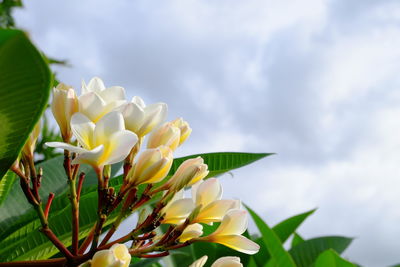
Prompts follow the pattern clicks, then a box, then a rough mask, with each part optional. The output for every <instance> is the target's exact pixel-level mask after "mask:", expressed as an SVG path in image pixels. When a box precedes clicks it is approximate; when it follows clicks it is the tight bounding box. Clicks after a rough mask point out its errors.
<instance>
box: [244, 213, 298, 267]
mask: <svg viewBox="0 0 400 267" xmlns="http://www.w3.org/2000/svg"><path fill="white" fill-rule="evenodd" d="M246 209H247V210H248V211H249V213H250V215H251V217H252V218H253V220H254V222H255V223H256V225H257V228H258V230H259V231H260V233H261V236H262V240H263V242H264V244H265V246H266V247H267V250H268V252H269V254H270V255H271V259H270V261H269V263H268V264H269V265H268V266H276V267H296V265H295V264H294V262H293V259H292V258H291V257H290V255H289V253H288V252H287V251H286V250H285V248H284V247H283V245H282V243H281V241H280V240H279V237H278V236H277V235H276V234H275V233H274V231H273V230H272V229H271V228H270V227H269V226H268V225H267V224H266V223H265V222H264V221H263V220H262V219H261V218H260V217H259V216H258V215H257V214H256V213H255V212H254V211H253V210H252V209H250V208H249V207H248V206H246Z"/></svg>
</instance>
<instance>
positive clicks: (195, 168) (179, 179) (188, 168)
mask: <svg viewBox="0 0 400 267" xmlns="http://www.w3.org/2000/svg"><path fill="white" fill-rule="evenodd" d="M208 173H209V171H208V166H207V164H204V160H203V159H202V158H201V157H197V158H194V159H188V160H185V161H184V162H183V163H182V164H181V165H180V166H179V168H178V170H177V171H176V172H175V173H174V175H173V176H172V177H171V179H170V180H169V181H168V182H167V183H166V185H165V186H164V187H170V190H172V191H179V190H181V189H182V188H183V187H185V186H189V185H193V184H195V183H196V182H198V181H200V180H201V179H203V178H204V177H206V176H207V175H208Z"/></svg>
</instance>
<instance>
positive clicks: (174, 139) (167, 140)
mask: <svg viewBox="0 0 400 267" xmlns="http://www.w3.org/2000/svg"><path fill="white" fill-rule="evenodd" d="M179 140H180V130H179V128H178V127H176V126H174V125H173V124H172V123H171V122H166V123H164V124H162V125H161V126H160V127H158V128H157V129H156V130H154V131H153V132H152V133H151V135H150V136H149V140H148V141H147V148H156V147H159V146H161V145H164V146H169V148H171V150H172V151H174V150H175V149H176V148H177V147H178V145H179Z"/></svg>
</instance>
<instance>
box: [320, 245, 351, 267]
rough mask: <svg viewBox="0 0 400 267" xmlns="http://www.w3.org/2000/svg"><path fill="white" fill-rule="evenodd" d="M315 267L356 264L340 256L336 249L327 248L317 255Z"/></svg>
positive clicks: (346, 266) (338, 266) (348, 266)
mask: <svg viewBox="0 0 400 267" xmlns="http://www.w3.org/2000/svg"><path fill="white" fill-rule="evenodd" d="M315 267H356V265H354V264H353V263H351V262H349V261H347V260H345V259H343V258H341V257H340V256H339V255H338V254H337V253H336V251H334V250H332V249H329V250H326V251H325V252H323V253H321V254H320V255H319V256H318V258H317V260H316V262H315Z"/></svg>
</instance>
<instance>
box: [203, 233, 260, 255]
mask: <svg viewBox="0 0 400 267" xmlns="http://www.w3.org/2000/svg"><path fill="white" fill-rule="evenodd" d="M210 241H211V242H214V243H218V244H222V245H224V246H227V247H229V248H231V249H234V250H237V251H239V252H242V253H246V254H255V253H257V252H258V251H259V250H260V246H259V245H258V244H257V243H255V242H253V241H251V240H250V239H247V238H246V237H244V236H241V235H221V236H215V237H214V238H213V239H211V240H210Z"/></svg>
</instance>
